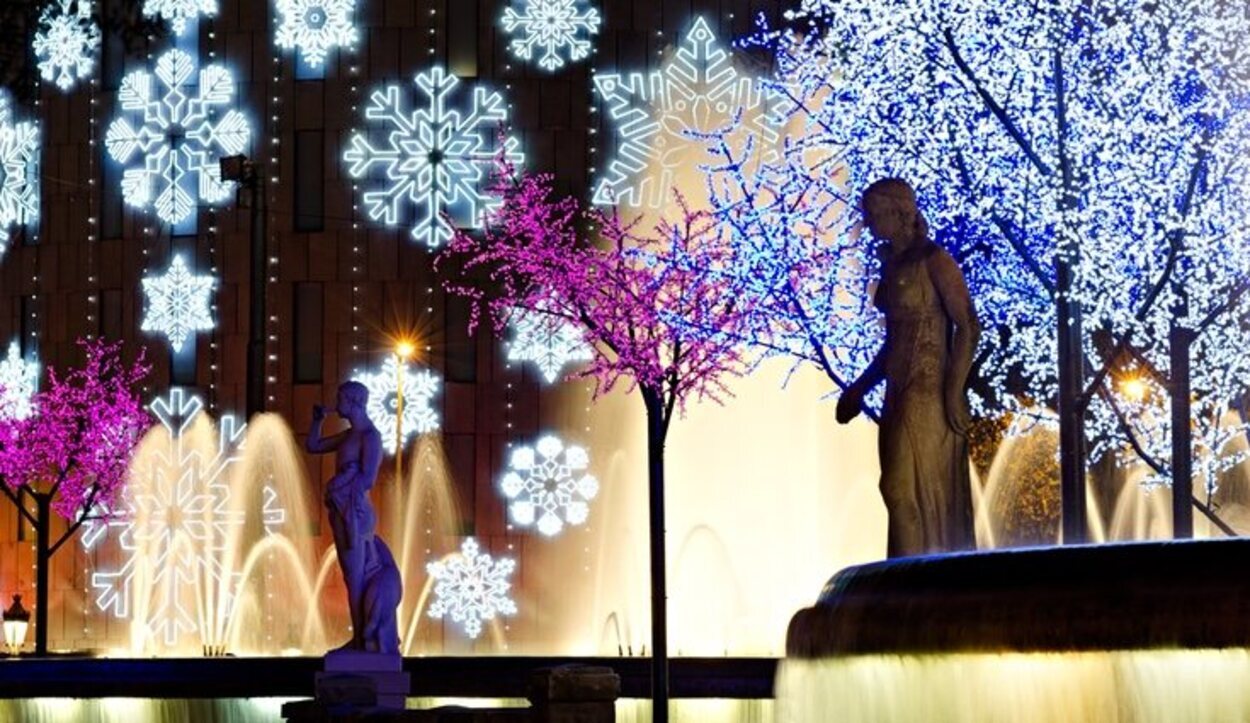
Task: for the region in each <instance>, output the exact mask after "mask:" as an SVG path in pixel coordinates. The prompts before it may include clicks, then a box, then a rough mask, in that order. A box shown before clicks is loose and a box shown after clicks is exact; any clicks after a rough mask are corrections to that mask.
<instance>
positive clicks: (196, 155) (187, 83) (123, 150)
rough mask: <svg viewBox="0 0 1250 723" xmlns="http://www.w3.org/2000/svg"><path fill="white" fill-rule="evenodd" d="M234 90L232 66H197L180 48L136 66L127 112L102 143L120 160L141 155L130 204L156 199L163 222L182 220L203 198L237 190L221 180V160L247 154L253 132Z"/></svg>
mask: <svg viewBox="0 0 1250 723" xmlns="http://www.w3.org/2000/svg"><path fill="white" fill-rule="evenodd" d="M234 94H235V86H234V78H232V77H231V75H230V72H229V71H228V70H226V69H225V68H224V67H222V66H220V65H208V66H205V67H204V68H203V69H202V70H198V71H197V69H196V67H195V61H194V60H192V58H191V56H190V55H188V54H187V53H185V52H183V51H181V50H178V49H173V50H170V51H168V52H166V53H165V54H164V55H162V56H161V57H160V59H159V60H157V61H156V70H155V72H154V73H149V72H148V71H146V70H137V71H135V72H133V73H130V74H129V75H127V76H126V77H125V78H123V79H122V83H121V88H120V90H119V91H118V94H117V97H118V100H119V101H120V102H121V108H122V115H121V117H119V118H117V119H116V120H114V121H113V123H112V124H111V125H110V126H109V129H108V133H107V134H106V135H105V137H104V145H105V146H106V147H107V148H108V152H109V155H110V156H112V157H113V160H115V161H117V162H118V163H122V164H128V163H129V162H130V161H131V159H132V158H135V157H136V156H138V157H139V158H140V159H141V161H142V163H141V164H139V165H138V166H137V167H135V168H127V169H126V171H125V174H124V175H123V177H122V195H123V196H124V198H125V199H126V203H127V204H129V205H131V206H134V207H135V208H147V207H148V205H149V204H152V205H154V207H155V209H156V215H157V216H158V217H160V219H161V220H163V221H165V222H167V223H171V224H176V223H181V222H182V221H185V220H186V219H187V218H189V217H190V216H191V214H192V213H194V212H195V209H196V198H197V197H198V198H199V200H201V201H204V202H205V203H210V204H215V203H222V202H224V201H226V200H227V199H229V198H231V197H232V196H233V193H234V186H233V184H227V183H223V182H222V180H221V167H220V160H221V158H222V157H223V156H231V155H235V154H239V153H242V152H243V151H244V149H246V148H247V145H248V142H249V141H250V140H251V136H252V130H251V127H250V126H249V125H248V122H247V119H246V118H244V116H243V114H242V113H240V112H239V111H237V110H235V109H233V108H230V107H229V106H230V105H231V104H232V103H233V101H234ZM154 187H158V188H159V190H157V188H154Z"/></svg>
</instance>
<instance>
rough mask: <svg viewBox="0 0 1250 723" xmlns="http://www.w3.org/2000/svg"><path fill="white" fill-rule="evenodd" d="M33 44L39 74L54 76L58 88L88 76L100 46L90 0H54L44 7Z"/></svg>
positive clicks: (51, 77)
mask: <svg viewBox="0 0 1250 723" xmlns="http://www.w3.org/2000/svg"><path fill="white" fill-rule="evenodd" d="M75 4H77V6H78V7H77V8H75V7H74V5H75ZM33 47H34V50H35V58H36V59H37V60H38V61H39V74H40V75H41V76H43V79H44V80H47V81H53V80H55V81H56V85H57V87H58V88H60V89H61V90H69V89H70V88H71V87H73V85H74V80H75V79H79V80H86V79H88V78H89V77H91V72H92V70H93V69H94V68H95V54H96V51H97V50H99V48H100V28H99V27H97V26H96V24H95V22H94V21H93V20H92V19H91V0H56V2H54V3H52V4H51V5H48V6H47V7H45V8H44V10H43V14H42V15H40V17H39V31H38V32H37V33H35V41H34V43H33Z"/></svg>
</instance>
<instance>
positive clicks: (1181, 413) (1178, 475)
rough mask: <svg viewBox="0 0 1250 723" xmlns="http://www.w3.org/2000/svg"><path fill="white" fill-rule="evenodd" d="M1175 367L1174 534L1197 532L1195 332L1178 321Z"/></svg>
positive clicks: (1173, 344)
mask: <svg viewBox="0 0 1250 723" xmlns="http://www.w3.org/2000/svg"><path fill="white" fill-rule="evenodd" d="M1168 337H1169V339H1168V341H1169V346H1170V347H1171V348H1170V356H1171V359H1170V362H1171V367H1172V378H1171V382H1172V390H1171V391H1172V536H1173V537H1175V538H1177V539H1184V538H1189V537H1193V536H1194V508H1193V497H1194V475H1193V430H1192V429H1191V427H1190V425H1189V418H1190V407H1189V393H1190V388H1189V387H1190V384H1189V348H1190V345H1191V344H1192V343H1193V333H1192V332H1191V331H1190V330H1188V329H1186V328H1184V327H1182V326H1179V325H1177V324H1173V325H1172V329H1171V333H1170V334H1169V335H1168Z"/></svg>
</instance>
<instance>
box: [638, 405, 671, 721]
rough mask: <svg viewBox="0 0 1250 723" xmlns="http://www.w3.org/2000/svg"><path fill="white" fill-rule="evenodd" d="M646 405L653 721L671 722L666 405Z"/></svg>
mask: <svg viewBox="0 0 1250 723" xmlns="http://www.w3.org/2000/svg"><path fill="white" fill-rule="evenodd" d="M642 398H643V401H644V402H645V403H646V406H647V489H648V508H649V512H650V515H649V516H650V532H651V710H652V712H651V720H652V721H653V722H654V723H668V607H667V606H668V587H667V577H666V568H665V564H666V559H667V558H666V555H665V550H664V437H665V436H666V429H665V425H664V404H663V401H662V399H661V398H660V397H659V395H657V394H650V393H648V392H646V391H643V392H642Z"/></svg>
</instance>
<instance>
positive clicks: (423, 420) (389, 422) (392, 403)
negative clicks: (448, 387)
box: [352, 355, 442, 454]
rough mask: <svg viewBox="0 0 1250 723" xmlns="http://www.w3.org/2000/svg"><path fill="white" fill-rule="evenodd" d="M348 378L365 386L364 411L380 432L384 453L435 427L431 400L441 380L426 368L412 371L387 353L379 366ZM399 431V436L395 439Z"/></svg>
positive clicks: (435, 422)
mask: <svg viewBox="0 0 1250 723" xmlns="http://www.w3.org/2000/svg"><path fill="white" fill-rule="evenodd" d="M352 380H353V381H357V382H360V383H361V384H364V385H365V387H367V388H368V389H369V404H368V406H367V407H366V410H365V411H366V412H367V413H368V414H369V419H370V420H371V421H372V422H373V424H374V426H376V427H377V428H378V432H379V433H381V435H382V446H383V447H385V448H386V451H387V453H388V454H395V451H396V450H397V449H398V448H399V446H400V445H401V444H407V443H408V438H409V437H411V436H412V435H414V434H425V433H426V432H432V431H434V430H436V429H438V426H439V421H438V412H437V411H435V410H434V407H433V401H434V396H435V395H436V394H438V392H439V389H440V387H441V386H442V380H440V379H439V378H438V377H437V376H436V375H435V374H434V372H432V371H430V370H429V369H421V370H418V371H413V370H412V369H411V368H409V366H408V365H407V364H404V365H403V367H400V365H399V362H397V361H396V358H395V357H394V356H393V355H388V356H387V357H386V359H385V360H384V361H383V362H382V368H381V369H379V370H378V371H376V372H366V373H363V374H358V375H356V376H354V377H352ZM401 385H402V386H403V395H404V411H403V415H404V417H403V422H402V423H401V422H400V421H399V393H400V386H401ZM397 428H398V429H397ZM400 434H402V439H400V438H398V436H399V435H400Z"/></svg>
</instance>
